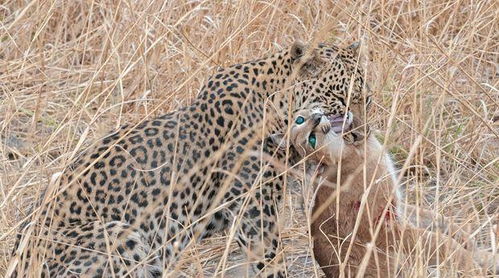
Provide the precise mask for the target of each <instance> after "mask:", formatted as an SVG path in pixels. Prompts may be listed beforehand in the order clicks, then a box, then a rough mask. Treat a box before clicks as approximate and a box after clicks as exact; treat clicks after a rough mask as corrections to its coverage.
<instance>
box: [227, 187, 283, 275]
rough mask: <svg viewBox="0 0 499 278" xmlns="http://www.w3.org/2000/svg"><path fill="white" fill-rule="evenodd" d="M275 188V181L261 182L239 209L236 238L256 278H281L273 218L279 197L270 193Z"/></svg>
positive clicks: (279, 248) (276, 222)
mask: <svg viewBox="0 0 499 278" xmlns="http://www.w3.org/2000/svg"><path fill="white" fill-rule="evenodd" d="M276 187H279V185H277V184H276V182H267V183H264V184H263V185H261V187H259V188H258V187H257V188H255V189H254V190H255V191H256V192H250V193H251V195H250V196H251V197H249V198H248V199H247V200H246V202H244V201H243V204H242V206H241V214H240V215H242V219H241V223H240V225H239V227H238V236H237V238H238V242H239V244H240V246H241V247H242V248H243V250H244V251H245V253H246V255H247V259H248V261H249V262H251V265H252V268H253V270H254V271H255V273H257V275H258V277H285V264H284V255H283V254H282V250H281V244H280V235H279V220H278V215H277V213H278V203H279V200H278V199H280V197H279V198H277V197H276V196H275V194H273V191H275V190H276ZM279 190H281V189H280V188H279ZM274 193H275V192H274Z"/></svg>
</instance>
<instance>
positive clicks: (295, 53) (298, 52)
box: [289, 41, 307, 62]
mask: <svg viewBox="0 0 499 278" xmlns="http://www.w3.org/2000/svg"><path fill="white" fill-rule="evenodd" d="M306 50H307V47H306V46H305V44H303V43H302V42H301V41H295V42H294V43H293V45H292V46H291V49H290V50H289V55H290V56H291V59H292V60H293V62H294V61H297V60H299V59H300V58H301V57H303V55H305V51H306Z"/></svg>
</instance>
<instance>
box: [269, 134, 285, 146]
mask: <svg viewBox="0 0 499 278" xmlns="http://www.w3.org/2000/svg"><path fill="white" fill-rule="evenodd" d="M268 141H269V143H270V144H271V145H272V146H275V147H276V148H278V149H279V150H286V137H285V136H284V133H274V134H271V135H270V136H269V137H268Z"/></svg>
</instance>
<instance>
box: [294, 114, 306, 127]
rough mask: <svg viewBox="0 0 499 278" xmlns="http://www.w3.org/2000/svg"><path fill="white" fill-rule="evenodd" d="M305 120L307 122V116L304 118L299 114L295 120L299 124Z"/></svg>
mask: <svg viewBox="0 0 499 278" xmlns="http://www.w3.org/2000/svg"><path fill="white" fill-rule="evenodd" d="M304 122H305V118H303V117H302V116H298V118H296V120H295V123H296V124H297V125H301V124H303V123H304Z"/></svg>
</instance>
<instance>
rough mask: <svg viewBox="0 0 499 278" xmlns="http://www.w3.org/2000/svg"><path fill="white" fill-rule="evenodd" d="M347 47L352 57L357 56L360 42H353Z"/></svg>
mask: <svg viewBox="0 0 499 278" xmlns="http://www.w3.org/2000/svg"><path fill="white" fill-rule="evenodd" d="M347 49H348V50H349V51H350V52H351V53H352V54H353V56H354V57H359V52H360V42H354V43H352V44H351V45H350V46H348V47H347Z"/></svg>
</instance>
